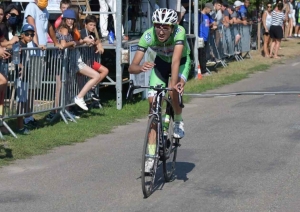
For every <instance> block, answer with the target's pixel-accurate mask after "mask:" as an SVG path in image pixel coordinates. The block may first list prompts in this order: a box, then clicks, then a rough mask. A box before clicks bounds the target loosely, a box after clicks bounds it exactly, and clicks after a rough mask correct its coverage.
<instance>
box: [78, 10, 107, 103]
mask: <svg viewBox="0 0 300 212" xmlns="http://www.w3.org/2000/svg"><path fill="white" fill-rule="evenodd" d="M84 23H85V28H84V29H82V30H81V32H80V38H81V39H82V40H83V42H85V40H87V39H86V38H92V39H93V40H94V42H95V43H94V46H95V47H96V51H95V53H100V54H103V52H104V49H103V47H102V44H101V41H100V40H99V39H97V38H96V35H95V33H94V32H95V30H96V24H97V19H96V17H95V16H93V15H88V16H87V17H86V18H85V20H84ZM87 44H89V43H87ZM92 68H93V69H94V70H95V71H97V72H99V73H100V78H99V81H98V82H97V83H96V84H95V85H94V86H93V87H92V89H91V91H90V92H91V93H92V94H91V97H92V98H93V99H94V100H95V101H100V98H99V96H98V94H97V93H96V91H95V88H96V85H97V84H99V83H100V82H101V81H102V80H103V79H104V78H105V77H106V76H107V74H108V69H107V68H106V67H105V66H103V65H101V64H100V63H98V62H96V61H93V65H92Z"/></svg>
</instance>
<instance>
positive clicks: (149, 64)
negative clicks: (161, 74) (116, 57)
mask: <svg viewBox="0 0 300 212" xmlns="http://www.w3.org/2000/svg"><path fill="white" fill-rule="evenodd" d="M154 66H155V64H154V63H152V62H144V64H143V65H142V72H145V71H149V70H150V69H152V68H153V67H154Z"/></svg>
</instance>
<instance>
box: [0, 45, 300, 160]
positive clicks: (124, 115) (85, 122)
mask: <svg viewBox="0 0 300 212" xmlns="http://www.w3.org/2000/svg"><path fill="white" fill-rule="evenodd" d="M298 45H299V43H298V42H297V40H290V41H287V42H283V43H282V50H280V53H281V54H282V55H284V57H283V60H275V59H266V58H263V57H262V56H261V55H260V53H259V52H258V51H255V52H251V54H252V59H245V60H244V61H243V62H231V63H229V66H228V67H226V68H218V73H214V74H213V75H212V76H209V77H204V78H203V79H202V80H195V79H192V80H190V81H188V83H187V85H186V87H185V91H186V92H188V93H201V92H204V91H207V90H211V89H214V88H218V87H220V86H223V85H226V84H230V83H233V82H236V81H239V80H241V79H244V78H246V77H248V76H249V75H250V74H252V73H255V72H258V71H264V70H267V69H268V68H269V67H270V66H271V65H272V64H274V63H275V64H280V63H284V60H285V59H288V58H291V57H295V56H297V55H299V54H300V49H299V46H298ZM110 89H111V92H108V93H114V92H115V91H114V89H112V88H110ZM125 91H126V90H125ZM124 93H125V92H124ZM184 99H185V101H189V99H188V98H184ZM124 102H125V100H124ZM115 105H116V102H115V100H108V101H105V102H104V104H103V108H104V109H92V110H91V111H89V112H86V113H84V114H82V116H81V119H79V120H78V123H77V124H75V123H69V124H68V125H66V124H65V123H64V122H62V121H60V122H57V123H55V124H53V125H49V124H48V123H46V121H45V119H44V115H45V114H39V115H36V118H37V119H38V120H39V122H40V123H41V124H42V127H41V128H39V129H37V130H33V131H31V134H30V135H27V136H26V135H18V137H19V138H18V139H15V138H13V137H12V136H10V135H6V136H5V138H6V141H2V145H0V166H3V165H7V164H9V163H11V162H12V161H14V160H16V159H24V158H28V157H31V156H33V155H38V154H44V153H46V152H47V151H49V150H51V149H53V148H54V147H58V146H61V145H71V144H74V143H77V142H83V141H85V140H86V139H87V138H91V137H94V136H96V135H98V134H105V133H110V132H111V131H112V129H113V128H114V127H115V126H118V125H124V124H128V123H130V122H133V121H134V120H135V119H137V118H141V117H145V116H146V114H147V110H148V103H147V101H145V100H140V99H138V98H137V100H136V101H135V102H134V103H125V104H124V105H123V109H122V110H117V109H116V107H115ZM14 122H15V121H14V120H12V121H9V125H10V126H11V127H13V125H14ZM99 142H101V141H99Z"/></svg>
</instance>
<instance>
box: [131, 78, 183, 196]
mask: <svg viewBox="0 0 300 212" xmlns="http://www.w3.org/2000/svg"><path fill="white" fill-rule="evenodd" d="M135 89H152V90H154V91H156V94H155V96H154V97H153V102H152V104H151V112H150V114H149V119H148V124H147V129H146V135H145V140H144V146H143V153H142V169H141V180H142V190H143V194H144V197H145V198H147V197H149V196H150V195H151V194H152V192H153V191H154V190H155V189H156V188H157V185H155V176H156V173H157V170H158V168H159V167H160V166H161V165H163V175H164V179H165V181H166V182H170V181H172V180H173V174H174V171H175V165H176V156H177V148H178V147H180V143H179V140H180V139H178V138H174V136H173V123H174V108H173V106H172V102H171V98H170V96H169V95H168V92H172V90H173V89H171V88H164V87H162V85H157V86H139V85H134V84H133V81H130V83H129V89H128V92H127V99H131V98H132V95H133V91H134V90H135ZM165 94H166V95H165ZM179 105H180V107H182V108H183V107H184V105H183V103H182V97H181V95H180V94H179ZM166 120H168V122H166ZM149 143H152V144H153V143H155V154H154V155H151V154H149V146H150V145H149ZM149 158H152V159H153V160H154V163H153V168H152V169H151V170H150V172H145V162H146V161H147V160H148V159H149Z"/></svg>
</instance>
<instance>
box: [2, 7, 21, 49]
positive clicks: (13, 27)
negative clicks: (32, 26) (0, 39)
mask: <svg viewBox="0 0 300 212" xmlns="http://www.w3.org/2000/svg"><path fill="white" fill-rule="evenodd" d="M20 18H21V10H20V8H19V7H18V6H16V5H15V4H10V5H8V6H7V7H6V8H5V10H4V17H3V19H2V21H0V23H1V24H0V28H1V30H2V33H3V34H4V37H5V40H6V41H9V40H11V39H12V41H11V42H9V43H10V44H13V43H15V42H17V41H18V40H19V39H18V36H17V35H18V25H19V24H20V22H21V21H20ZM14 36H15V37H14ZM2 45H5V44H2ZM7 45H9V44H7ZM5 46H6V45H5Z"/></svg>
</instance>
